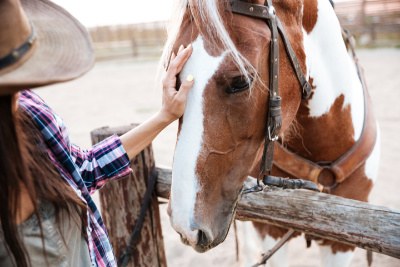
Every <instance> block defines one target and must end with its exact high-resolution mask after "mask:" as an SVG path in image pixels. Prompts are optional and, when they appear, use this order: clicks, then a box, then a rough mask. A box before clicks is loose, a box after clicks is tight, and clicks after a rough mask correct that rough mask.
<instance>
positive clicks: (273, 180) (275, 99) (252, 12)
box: [229, 0, 319, 194]
mask: <svg viewBox="0 0 400 267" xmlns="http://www.w3.org/2000/svg"><path fill="white" fill-rule="evenodd" d="M229 5H230V8H229V11H231V12H232V13H236V14H240V15H244V16H248V17H252V18H256V19H261V20H264V21H265V22H266V23H267V25H268V27H269V29H270V31H271V42H270V56H269V58H270V61H269V66H270V68H269V71H270V72H269V96H268V98H269V99H268V113H267V124H266V125H267V126H266V133H265V144H264V150H263V156H262V160H261V166H260V173H259V175H258V177H257V186H255V187H253V188H250V189H245V190H243V192H242V194H247V193H251V192H258V191H262V190H263V186H262V185H261V183H260V181H261V178H262V177H263V179H262V180H263V183H264V184H266V185H275V186H281V187H284V188H292V189H297V188H304V189H310V190H315V191H319V189H318V186H317V185H316V184H314V183H312V182H310V181H304V180H289V179H283V178H279V177H273V176H271V170H272V165H273V157H274V147H275V142H276V141H277V140H278V138H279V132H280V130H281V127H282V109H281V97H280V96H279V35H280V36H281V38H282V41H283V44H284V46H285V50H286V52H287V54H288V56H289V59H290V63H291V65H292V68H293V70H294V72H295V74H296V77H297V80H298V81H299V83H300V85H301V88H302V99H307V98H309V97H310V94H311V85H310V83H309V82H308V81H307V79H306V77H305V75H304V74H303V71H302V70H301V66H300V63H299V61H298V59H297V57H296V53H295V52H294V50H293V48H292V46H291V44H290V41H289V38H288V37H287V35H286V32H285V29H284V28H283V26H282V24H281V22H280V20H279V19H278V17H277V16H276V12H275V8H274V7H273V5H272V0H266V1H265V3H264V5H258V4H252V3H247V2H242V1H239V0H231V1H230V2H229Z"/></svg>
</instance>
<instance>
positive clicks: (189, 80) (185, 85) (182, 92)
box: [178, 74, 194, 99]
mask: <svg viewBox="0 0 400 267" xmlns="http://www.w3.org/2000/svg"><path fill="white" fill-rule="evenodd" d="M193 82H194V77H193V75H192V74H189V75H188V76H187V77H186V79H185V80H184V81H183V82H182V84H181V87H180V88H179V91H178V97H182V98H184V99H186V95H187V93H188V92H189V89H190V88H191V87H192V85H193Z"/></svg>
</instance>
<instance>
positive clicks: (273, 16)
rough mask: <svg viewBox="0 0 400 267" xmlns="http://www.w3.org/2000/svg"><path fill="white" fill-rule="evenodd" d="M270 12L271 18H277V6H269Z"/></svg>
mask: <svg viewBox="0 0 400 267" xmlns="http://www.w3.org/2000/svg"><path fill="white" fill-rule="evenodd" d="M268 13H269V16H270V17H271V19H275V16H276V12H275V8H274V7H273V6H269V7H268Z"/></svg>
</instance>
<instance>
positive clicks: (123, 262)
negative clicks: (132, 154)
mask: <svg viewBox="0 0 400 267" xmlns="http://www.w3.org/2000/svg"><path fill="white" fill-rule="evenodd" d="M142 159H143V160H144V154H143V151H142ZM143 166H144V175H145V176H148V171H147V168H146V165H145V164H144V163H143ZM156 181H157V170H156V167H155V166H154V165H153V167H152V168H151V172H150V177H149V178H148V182H147V187H146V192H145V194H144V197H143V202H142V205H141V206H140V212H139V217H138V219H137V221H136V224H135V227H134V229H133V231H132V234H131V236H130V238H129V242H128V245H127V248H126V249H125V250H124V252H122V254H121V255H120V257H119V258H118V266H122V267H126V266H127V265H128V263H129V261H130V260H131V257H132V253H133V251H134V249H135V247H136V245H137V243H138V241H139V237H140V234H141V231H142V228H143V223H144V220H145V219H146V214H147V211H148V209H149V207H150V201H151V195H152V193H153V191H154V187H155V184H156Z"/></svg>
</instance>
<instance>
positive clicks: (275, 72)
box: [260, 0, 282, 173]
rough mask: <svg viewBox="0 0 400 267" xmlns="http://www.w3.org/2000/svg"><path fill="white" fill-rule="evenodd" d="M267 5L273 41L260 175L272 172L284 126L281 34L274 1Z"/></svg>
mask: <svg viewBox="0 0 400 267" xmlns="http://www.w3.org/2000/svg"><path fill="white" fill-rule="evenodd" d="M265 5H266V6H267V7H268V12H269V14H270V18H269V20H267V24H268V26H269V28H270V30H271V41H270V64H269V66H270V68H269V71H270V73H269V107H268V114H267V124H266V125H267V126H266V133H265V145H264V151H263V157H262V160H261V166H260V173H266V172H268V173H269V172H271V169H272V163H273V157H274V143H275V141H276V140H278V135H279V131H280V130H281V126H282V111H281V105H280V103H281V97H280V96H279V36H278V35H279V33H278V27H277V25H276V15H275V9H274V7H273V6H272V1H271V0H267V1H265Z"/></svg>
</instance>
